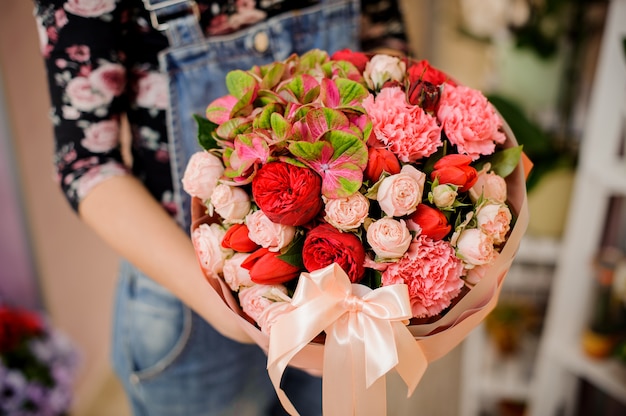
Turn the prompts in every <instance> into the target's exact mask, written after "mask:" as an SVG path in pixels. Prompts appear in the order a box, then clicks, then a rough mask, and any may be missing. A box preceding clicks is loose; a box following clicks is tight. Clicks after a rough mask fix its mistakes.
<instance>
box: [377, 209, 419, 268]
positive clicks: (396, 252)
mask: <svg viewBox="0 0 626 416" xmlns="http://www.w3.org/2000/svg"><path fill="white" fill-rule="evenodd" d="M411 239H412V236H411V233H410V232H409V229H408V228H407V227H406V223H405V222H404V220H400V221H398V220H395V219H393V218H391V217H383V218H381V219H379V220H378V221H375V222H373V223H372V224H370V226H369V227H368V228H367V242H368V243H369V245H370V246H371V247H372V250H374V253H376V255H377V256H378V257H380V258H383V259H397V258H400V257H402V255H403V254H404V253H405V252H406V250H407V249H408V248H409V245H410V244H411Z"/></svg>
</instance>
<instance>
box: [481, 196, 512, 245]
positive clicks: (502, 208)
mask: <svg viewBox="0 0 626 416" xmlns="http://www.w3.org/2000/svg"><path fill="white" fill-rule="evenodd" d="M512 218H513V217H512V215H511V211H510V210H509V207H507V206H506V205H505V204H501V203H491V202H489V201H488V202H486V203H484V204H482V205H481V206H480V207H478V210H477V211H476V221H477V222H478V228H480V229H481V230H482V231H483V232H484V233H485V234H487V235H488V236H490V237H491V238H492V239H493V243H494V244H502V243H504V242H505V241H506V235H507V233H508V232H509V230H510V228H511V227H510V224H511V220H512Z"/></svg>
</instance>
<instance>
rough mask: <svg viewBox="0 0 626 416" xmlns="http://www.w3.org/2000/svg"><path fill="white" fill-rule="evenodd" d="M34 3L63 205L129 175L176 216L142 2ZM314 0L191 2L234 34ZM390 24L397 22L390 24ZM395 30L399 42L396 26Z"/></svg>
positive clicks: (153, 45) (213, 24) (152, 40)
mask: <svg viewBox="0 0 626 416" xmlns="http://www.w3.org/2000/svg"><path fill="white" fill-rule="evenodd" d="M34 1H35V11H34V15H35V19H36V22H37V27H38V30H39V38H40V48H41V53H42V55H43V57H44V60H45V66H46V70H47V75H48V84H49V90H50V98H51V110H50V117H51V119H52V123H53V126H54V136H55V153H54V165H55V167H56V179H57V181H58V183H59V185H60V186H61V188H62V190H63V192H64V193H65V195H66V197H67V199H68V201H69V203H70V205H71V206H72V208H73V209H75V210H76V209H77V208H78V204H79V203H80V201H81V200H82V198H84V197H85V195H87V194H88V193H89V191H90V190H91V189H92V188H93V187H94V186H95V185H97V184H98V183H100V182H102V181H103V180H106V179H107V178H109V177H111V176H115V175H123V174H127V173H132V174H133V175H135V176H136V177H138V178H139V179H140V180H141V181H142V182H143V183H144V184H145V186H146V187H147V189H148V190H149V191H150V193H151V194H152V195H153V196H154V197H155V198H156V199H157V200H158V201H160V203H161V204H162V205H163V207H164V208H165V209H166V210H168V212H170V213H171V214H174V213H175V209H176V207H175V205H174V203H173V195H172V178H171V173H170V165H169V154H168V148H167V132H166V124H165V109H166V106H167V105H168V100H167V85H166V78H165V76H164V75H163V74H162V73H161V72H159V67H158V61H157V56H158V52H159V51H161V50H162V49H164V48H165V47H167V44H168V42H167V38H166V37H165V35H164V34H163V33H162V32H159V31H157V30H156V29H154V28H153V27H152V26H151V24H150V17H149V14H148V12H147V11H146V10H145V9H144V7H143V2H142V1H141V0H34ZM317 2H319V0H297V1H294V0H289V1H286V0H285V1H283V0H197V3H198V6H199V9H200V12H201V22H200V23H201V27H202V28H203V29H204V31H205V33H206V35H207V36H213V35H221V34H227V33H230V32H234V31H236V30H238V29H240V28H242V27H245V26H247V25H250V24H253V23H255V22H258V21H260V20H262V19H265V18H267V17H270V16H273V15H275V14H277V13H280V12H283V11H286V10H289V9H293V8H302V7H306V6H309V5H312V4H315V3H317ZM362 3H370V4H371V3H384V4H385V5H386V6H387V8H388V7H389V4H392V6H393V7H395V9H394V10H395V16H396V18H397V17H398V16H399V12H398V10H397V6H396V5H395V3H394V2H392V3H390V2H389V1H382V2H376V1H368V0H362ZM362 9H363V11H364V12H366V10H367V8H366V7H363V8H362ZM371 10H374V11H375V15H376V16H378V19H375V18H373V17H370V18H368V19H365V21H368V22H372V21H378V24H379V25H380V16H381V14H380V10H381V9H380V8H376V7H373V8H371ZM392 15H393V13H392ZM390 27H394V28H396V29H397V26H396V25H395V23H394V25H393V26H390ZM379 33H380V32H379ZM393 36H394V37H395V38H396V40H397V39H402V40H403V37H402V33H400V36H398V32H397V30H394V34H393ZM370 41H371V39H370ZM394 45H398V43H397V41H395V42H394ZM125 123H127V124H128V126H129V127H130V132H131V134H130V138H129V146H125V145H124V144H125V140H124V137H125V136H124V135H122V134H121V132H122V127H121V126H123V125H124V124H125ZM123 149H128V150H123Z"/></svg>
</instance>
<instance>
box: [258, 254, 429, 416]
mask: <svg viewBox="0 0 626 416" xmlns="http://www.w3.org/2000/svg"><path fill="white" fill-rule="evenodd" d="M292 305H293V306H295V308H296V309H295V310H293V311H291V312H289V313H287V314H285V315H283V316H281V317H280V319H278V320H277V322H276V323H275V324H274V325H273V326H272V329H271V335H270V342H269V351H268V365H267V367H268V372H269V375H270V378H271V380H272V383H273V384H274V387H275V389H276V392H277V394H278V397H279V398H280V400H281V403H282V404H283V406H284V407H285V409H286V410H287V411H288V412H289V413H290V414H291V415H298V412H297V410H296V409H295V408H294V406H293V405H292V403H291V402H290V401H289V399H288V398H287V396H286V395H285V393H284V392H283V391H282V390H281V389H280V380H281V378H282V375H283V372H284V371H285V369H286V368H287V365H288V364H289V362H290V361H291V359H292V358H293V357H294V356H295V355H296V354H297V353H298V352H299V351H300V350H302V349H303V348H304V347H306V346H307V344H308V343H309V342H310V341H312V340H313V338H315V337H316V336H317V335H319V334H320V333H321V332H322V331H325V332H326V341H325V349H324V363H323V374H324V377H323V397H324V401H323V410H324V415H325V416H346V415H364V416H365V415H372V416H374V415H376V416H379V415H384V414H386V403H387V400H386V382H385V379H386V377H385V375H386V374H387V373H388V372H389V371H391V370H392V369H394V368H395V369H396V371H397V372H398V373H399V375H400V376H401V378H402V379H403V380H404V382H405V383H406V385H407V387H408V395H411V394H412V393H413V390H414V389H415V387H416V386H417V384H418V382H419V380H420V379H421V377H422V375H423V373H424V371H426V366H427V360H426V357H425V356H424V353H423V352H422V350H421V349H420V348H419V346H418V345H417V342H416V341H415V338H414V337H413V335H411V333H410V331H409V329H408V327H407V326H406V324H407V323H408V320H409V319H410V318H411V305H410V303H409V294H408V289H407V286H406V285H392V286H384V287H381V288H378V289H375V290H372V289H370V288H369V287H367V286H363V285H359V284H352V283H350V280H349V278H348V276H347V275H346V274H345V272H344V271H343V270H342V269H341V267H339V266H338V265H336V264H332V265H330V266H328V267H326V268H324V269H320V270H317V271H315V272H312V273H303V274H302V275H301V276H300V280H299V282H298V286H297V289H296V292H295V293H294V296H293V301H292Z"/></svg>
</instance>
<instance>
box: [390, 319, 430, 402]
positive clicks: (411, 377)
mask: <svg viewBox="0 0 626 416" xmlns="http://www.w3.org/2000/svg"><path fill="white" fill-rule="evenodd" d="M392 327H393V331H394V334H395V339H396V348H397V351H398V365H397V366H396V371H397V372H398V374H399V375H400V377H402V380H404V382H405V384H406V385H407V387H408V396H411V395H412V394H413V392H414V391H415V388H416V387H417V384H418V383H419V382H420V380H421V379H422V376H423V375H424V373H425V372H426V368H427V367H428V359H427V358H426V355H425V354H424V351H422V348H421V347H420V345H419V343H418V342H417V341H416V340H415V338H414V337H413V335H411V332H410V331H409V329H408V328H407V327H406V326H405V325H404V324H403V323H401V322H394V323H392Z"/></svg>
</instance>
